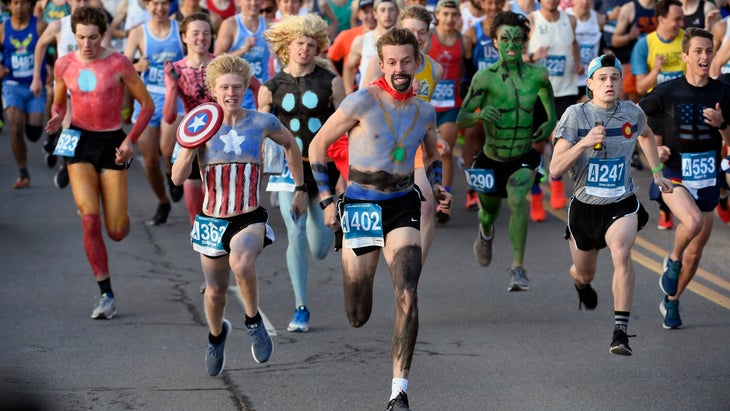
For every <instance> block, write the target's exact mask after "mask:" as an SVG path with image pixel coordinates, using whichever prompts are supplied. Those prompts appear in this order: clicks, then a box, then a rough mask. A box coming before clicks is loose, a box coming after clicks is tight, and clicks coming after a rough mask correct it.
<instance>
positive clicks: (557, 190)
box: [550, 179, 565, 210]
mask: <svg viewBox="0 0 730 411" xmlns="http://www.w3.org/2000/svg"><path fill="white" fill-rule="evenodd" d="M550 189H551V190H552V191H553V193H552V194H551V195H550V206H551V207H552V208H553V209H555V210H560V209H561V208H563V207H565V188H564V187H563V180H553V179H550Z"/></svg>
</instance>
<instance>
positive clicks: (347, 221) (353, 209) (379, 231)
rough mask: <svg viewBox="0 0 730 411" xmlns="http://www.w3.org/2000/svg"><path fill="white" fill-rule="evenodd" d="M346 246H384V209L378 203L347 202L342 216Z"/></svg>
mask: <svg viewBox="0 0 730 411" xmlns="http://www.w3.org/2000/svg"><path fill="white" fill-rule="evenodd" d="M341 220H342V234H343V237H344V241H345V246H347V247H348V248H361V247H370V246H377V247H383V246H384V245H385V240H384V238H383V211H382V209H381V208H380V206H379V205H377V204H369V203H358V204H345V207H344V211H343V213H342V216H341Z"/></svg>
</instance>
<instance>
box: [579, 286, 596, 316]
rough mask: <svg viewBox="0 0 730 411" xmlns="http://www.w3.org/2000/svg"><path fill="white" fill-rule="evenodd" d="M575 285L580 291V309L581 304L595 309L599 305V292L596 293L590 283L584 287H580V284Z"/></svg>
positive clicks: (589, 308) (588, 308) (587, 308)
mask: <svg viewBox="0 0 730 411" xmlns="http://www.w3.org/2000/svg"><path fill="white" fill-rule="evenodd" d="M574 285H575V291H577V292H578V309H579V310H580V309H581V306H583V307H585V308H586V310H595V309H596V306H597V305H598V294H596V290H594V289H593V287H591V285H590V284H586V285H585V286H583V288H578V284H574Z"/></svg>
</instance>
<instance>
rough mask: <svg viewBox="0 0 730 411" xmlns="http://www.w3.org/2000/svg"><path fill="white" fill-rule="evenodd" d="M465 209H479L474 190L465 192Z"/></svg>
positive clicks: (477, 198)
mask: <svg viewBox="0 0 730 411" xmlns="http://www.w3.org/2000/svg"><path fill="white" fill-rule="evenodd" d="M466 209H467V210H471V211H476V210H479V197H478V196H477V192H476V191H467V192H466Z"/></svg>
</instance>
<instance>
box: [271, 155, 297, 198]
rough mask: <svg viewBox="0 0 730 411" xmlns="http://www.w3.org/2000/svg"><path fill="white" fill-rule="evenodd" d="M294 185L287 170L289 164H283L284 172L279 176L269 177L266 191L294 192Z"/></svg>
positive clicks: (292, 178) (289, 171)
mask: <svg viewBox="0 0 730 411" xmlns="http://www.w3.org/2000/svg"><path fill="white" fill-rule="evenodd" d="M294 187H296V183H295V182H294V177H293V176H292V175H291V170H289V164H287V163H286V162H285V163H284V172H283V173H281V174H279V175H272V176H269V182H268V184H266V191H288V192H292V191H294Z"/></svg>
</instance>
